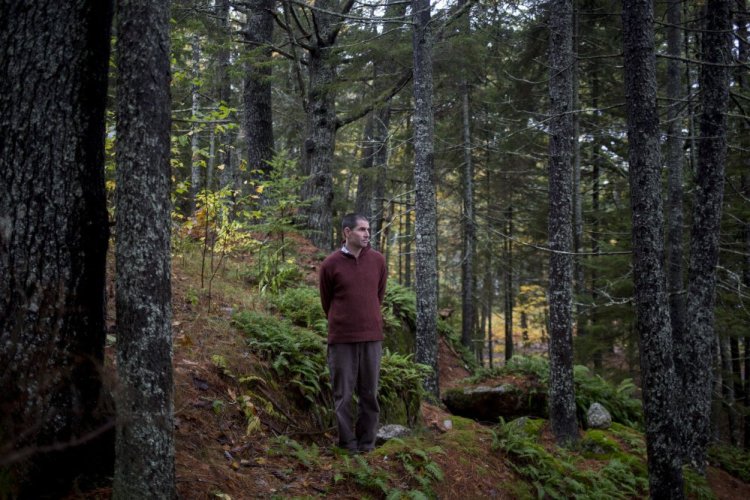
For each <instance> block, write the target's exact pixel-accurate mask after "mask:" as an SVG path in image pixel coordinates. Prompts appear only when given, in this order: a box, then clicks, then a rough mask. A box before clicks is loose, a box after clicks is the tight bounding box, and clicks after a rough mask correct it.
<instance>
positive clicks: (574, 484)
mask: <svg viewBox="0 0 750 500" xmlns="http://www.w3.org/2000/svg"><path fill="white" fill-rule="evenodd" d="M597 438H598V439H599V440H601V436H592V439H594V440H597ZM584 439H586V438H584ZM493 448H494V449H496V450H502V451H503V452H505V453H506V454H507V455H508V457H509V458H510V465H511V467H512V468H513V469H514V470H515V471H516V472H517V473H518V474H520V475H521V476H522V477H524V478H525V479H526V480H528V481H530V482H531V483H532V484H533V486H534V487H535V488H536V491H537V495H538V497H539V498H622V499H627V498H636V497H642V496H644V495H646V494H647V492H648V479H647V477H646V472H645V462H644V460H643V459H642V458H639V457H637V456H635V455H631V454H628V453H625V452H622V451H621V450H620V449H619V448H618V447H617V445H616V444H615V441H614V440H609V442H608V445H607V446H606V448H605V449H602V450H601V453H600V455H601V460H599V462H598V464H597V465H596V466H593V465H588V466H586V467H584V466H583V461H584V460H585V459H586V458H588V459H589V460H590V459H591V455H590V454H589V455H587V456H586V457H584V456H583V455H582V454H580V453H578V452H575V451H569V450H566V449H563V448H555V450H554V452H550V451H547V450H546V449H545V448H544V446H542V444H540V443H539V441H538V436H537V435H535V434H530V433H527V432H526V430H525V428H524V427H523V426H519V425H514V424H513V422H508V423H501V424H500V425H499V426H498V427H497V431H496V434H495V436H494V442H493Z"/></svg>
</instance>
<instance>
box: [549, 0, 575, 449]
mask: <svg viewBox="0 0 750 500" xmlns="http://www.w3.org/2000/svg"><path fill="white" fill-rule="evenodd" d="M549 30H550V35H549V65H550V81H549V97H550V137H549V156H550V159H549V245H550V250H551V253H550V269H549V309H550V343H549V360H550V362H549V365H550V381H549V415H550V423H551V425H552V432H553V433H554V435H555V439H556V440H557V442H558V443H559V444H561V445H569V444H572V443H574V442H576V441H578V422H577V421H576V404H575V392H574V387H573V311H572V306H573V304H572V294H573V259H572V256H571V250H572V245H573V234H572V233H573V226H572V224H573V221H572V209H573V207H572V175H573V172H572V160H573V140H574V137H573V134H574V128H573V117H572V111H573V110H572V104H573V79H572V76H573V75H572V68H573V64H574V59H573V2H572V0H553V1H552V2H551V3H550V11H549Z"/></svg>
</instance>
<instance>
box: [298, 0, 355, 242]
mask: <svg viewBox="0 0 750 500" xmlns="http://www.w3.org/2000/svg"><path fill="white" fill-rule="evenodd" d="M353 5H354V0H315V2H314V7H315V8H314V9H313V10H312V11H311V14H310V15H311V16H312V23H311V25H310V28H309V29H310V31H309V32H308V33H305V34H304V36H305V38H307V41H305V42H303V41H301V40H297V43H299V44H301V45H302V46H303V47H305V48H306V49H307V54H308V58H307V71H308V82H307V93H306V98H305V112H306V115H307V121H306V125H305V141H304V145H303V147H302V172H303V173H304V174H305V175H307V176H308V179H307V181H306V182H305V185H304V186H303V187H302V198H303V199H304V200H306V201H309V202H310V204H309V206H307V207H306V208H305V209H304V211H305V216H306V218H307V228H308V229H310V231H311V240H312V242H313V243H314V244H315V245H316V246H317V247H318V248H323V249H330V248H332V245H333V231H332V227H333V207H332V204H333V149H334V143H335V141H336V126H337V124H336V100H335V97H336V95H335V92H334V90H333V83H334V81H335V78H336V59H335V57H334V53H333V51H334V48H335V44H336V38H337V37H338V35H339V32H340V31H341V28H342V26H343V19H342V16H343V15H346V14H347V13H348V12H349V11H350V10H351V8H352V6H353ZM289 22H291V20H289Z"/></svg>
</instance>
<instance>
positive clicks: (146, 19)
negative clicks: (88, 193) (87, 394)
mask: <svg viewBox="0 0 750 500" xmlns="http://www.w3.org/2000/svg"><path fill="white" fill-rule="evenodd" d="M117 35H118V39H117V56H118V57H117V64H118V82H117V149H116V154H117V191H116V206H117V220H116V224H117V226H116V227H117V241H116V249H115V259H116V267H117V276H116V292H115V294H116V307H117V322H116V327H117V372H118V377H119V387H118V391H117V443H116V448H115V452H116V467H115V476H114V485H113V497H114V498H116V499H117V498H123V499H126V498H127V499H130V498H166V499H169V498H175V497H176V491H175V470H174V436H173V433H174V408H173V401H172V394H173V380H172V328H171V319H172V309H171V288H170V236H171V235H170V214H171V203H170V162H169V158H170V140H169V133H170V97H169V82H170V74H169V59H170V55H169V54H170V53H169V2H167V1H160V2H154V1H131V0H121V1H120V2H119V3H118V12H117Z"/></svg>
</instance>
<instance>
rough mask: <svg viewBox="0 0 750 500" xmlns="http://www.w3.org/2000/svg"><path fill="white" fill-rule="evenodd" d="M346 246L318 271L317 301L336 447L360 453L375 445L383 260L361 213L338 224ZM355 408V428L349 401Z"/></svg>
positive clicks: (383, 284) (383, 278)
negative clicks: (323, 322)
mask: <svg viewBox="0 0 750 500" xmlns="http://www.w3.org/2000/svg"><path fill="white" fill-rule="evenodd" d="M341 228H342V231H343V234H344V246H343V247H341V249H340V250H336V251H335V252H333V253H332V254H331V255H329V256H328V257H327V258H326V259H325V260H324V261H323V264H322V266H321V267H320V301H321V304H322V306H323V310H324V311H325V313H326V316H327V317H328V368H329V370H330V372H331V385H332V386H333V401H334V412H335V415H336V422H337V426H338V435H339V446H340V447H341V448H343V449H345V450H347V451H348V452H349V453H362V452H368V451H370V450H372V449H373V448H374V446H375V435H376V432H377V427H378V416H379V415H380V407H379V406H378V394H377V392H378V379H379V376H380V357H381V353H382V343H383V316H382V313H381V309H380V308H381V305H382V303H383V297H384V295H385V283H386V277H387V273H386V269H385V258H384V257H383V255H382V254H380V253H379V252H377V251H375V250H373V249H372V248H370V224H369V222H367V219H366V218H365V217H364V216H362V215H359V214H347V215H345V216H344V219H343V220H342V221H341ZM355 393H356V394H357V397H358V398H359V406H358V411H357V420H356V424H354V418H353V414H352V396H353V395H354V394H355Z"/></svg>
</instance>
